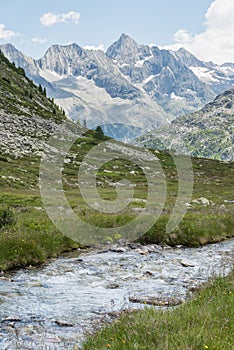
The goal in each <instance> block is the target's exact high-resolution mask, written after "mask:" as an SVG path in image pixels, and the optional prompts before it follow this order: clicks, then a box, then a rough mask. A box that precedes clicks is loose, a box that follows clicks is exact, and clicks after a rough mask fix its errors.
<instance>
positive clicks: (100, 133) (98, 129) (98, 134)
mask: <svg viewBox="0 0 234 350" xmlns="http://www.w3.org/2000/svg"><path fill="white" fill-rule="evenodd" d="M95 136H96V137H97V138H98V139H99V140H102V139H103V138H104V136H105V135H104V132H103V130H102V127H101V126H100V125H98V126H97V127H96V129H95Z"/></svg>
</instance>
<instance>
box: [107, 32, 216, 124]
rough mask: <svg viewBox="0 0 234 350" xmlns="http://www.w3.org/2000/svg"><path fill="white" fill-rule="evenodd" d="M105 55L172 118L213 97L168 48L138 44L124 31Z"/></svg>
mask: <svg viewBox="0 0 234 350" xmlns="http://www.w3.org/2000/svg"><path fill="white" fill-rule="evenodd" d="M106 55H107V56H108V57H109V58H111V59H112V60H113V62H114V63H115V64H116V65H117V66H118V67H119V69H120V71H121V72H122V74H123V75H124V76H125V77H127V78H128V79H130V81H131V82H132V83H133V84H134V85H135V86H137V87H138V88H139V89H140V90H141V91H145V92H146V93H147V95H148V96H150V97H151V99H152V100H153V101H155V102H157V103H158V104H159V105H160V106H161V107H163V109H164V110H165V111H166V112H167V113H169V114H171V115H173V118H175V117H176V116H178V115H181V114H182V113H184V112H188V111H194V109H198V108H199V107H201V106H203V105H204V104H205V103H207V102H208V101H210V100H211V99H212V98H213V97H214V96H215V95H214V92H213V91H212V89H210V87H209V86H208V85H206V84H205V83H203V82H201V81H200V80H199V79H198V78H197V76H196V75H195V74H194V73H193V72H192V71H191V70H190V69H189V68H188V67H187V66H186V65H185V64H184V63H183V62H181V61H180V60H179V59H177V58H176V57H175V56H174V55H173V54H172V53H171V52H170V51H168V50H160V49H158V48H157V47H149V46H146V45H138V44H137V43H136V42H135V41H134V40H133V39H131V38H130V37H129V36H127V35H126V34H122V35H121V37H120V38H119V40H117V41H116V42H115V43H114V44H113V45H111V46H110V47H109V48H108V50H107V52H106Z"/></svg>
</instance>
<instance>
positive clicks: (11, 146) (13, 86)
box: [0, 52, 68, 156]
mask: <svg viewBox="0 0 234 350" xmlns="http://www.w3.org/2000/svg"><path fill="white" fill-rule="evenodd" d="M63 121H68V119H67V117H66V116H65V112H64V111H63V110H62V109H61V108H60V107H59V106H57V105H56V104H55V103H54V101H53V99H48V98H47V97H46V90H45V88H42V87H41V86H36V85H35V84H34V83H33V81H32V80H30V79H28V78H27V77H26V75H25V72H24V70H23V69H22V68H17V67H15V65H14V64H12V63H10V62H9V61H8V59H7V58H6V57H5V56H4V55H3V54H2V53H1V52H0V149H1V153H2V154H3V153H10V154H12V155H15V156H21V155H26V154H34V155H35V154H38V153H39V152H40V150H43V149H44V144H45V140H46V138H48V136H49V135H50V134H51V132H52V131H53V130H59V129H60V128H62V127H63V126H62V124H63Z"/></svg>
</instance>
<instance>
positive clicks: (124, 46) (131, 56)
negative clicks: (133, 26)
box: [106, 34, 139, 64]
mask: <svg viewBox="0 0 234 350" xmlns="http://www.w3.org/2000/svg"><path fill="white" fill-rule="evenodd" d="M106 55H107V57H109V58H111V59H114V60H116V61H117V62H118V63H119V64H134V63H135V62H136V61H137V60H138V59H139V45H138V44H137V43H136V41H135V40H133V39H132V38H130V37H129V36H128V35H126V34H122V35H121V36H120V38H119V39H118V40H117V41H115V42H114V43H113V44H112V45H111V46H110V47H109V48H108V49H107V51H106Z"/></svg>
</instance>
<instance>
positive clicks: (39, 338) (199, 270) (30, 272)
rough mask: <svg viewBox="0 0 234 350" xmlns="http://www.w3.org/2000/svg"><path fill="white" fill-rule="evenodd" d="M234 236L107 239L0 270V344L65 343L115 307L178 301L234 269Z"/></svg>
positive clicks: (71, 343) (2, 349)
mask: <svg viewBox="0 0 234 350" xmlns="http://www.w3.org/2000/svg"><path fill="white" fill-rule="evenodd" d="M233 258H234V239H230V240H227V241H224V242H221V243H217V244H212V245H207V246H204V247H200V248H184V247H176V248H170V247H167V246H166V247H161V246H158V245H148V246H141V245H138V244H132V245H128V246H112V247H108V248H105V250H102V249H100V250H95V251H88V252H81V251H77V252H72V253H71V254H68V255H67V256H63V257H60V258H58V259H55V260H52V261H50V262H49V263H47V264H45V265H44V266H42V267H39V268H27V269H24V270H19V271H17V272H14V273H8V274H5V275H4V276H2V277H0V350H26V349H30V350H45V349H47V350H49V349H51V350H66V349H68V350H71V349H74V348H76V346H80V345H81V344H82V341H83V340H84V338H85V336H86V335H87V333H89V332H92V331H94V330H95V329H97V328H98V327H100V326H101V325H102V324H103V322H109V321H111V320H112V319H113V318H114V317H116V315H118V313H119V312H120V311H123V310H127V309H133V308H143V307H147V305H148V304H154V305H161V306H163V305H164V306H167V305H168V304H169V305H177V304H179V303H181V302H183V301H184V300H185V299H186V298H187V297H188V295H189V294H190V293H191V291H192V290H194V289H195V288H196V287H197V286H199V285H200V284H202V283H204V282H205V281H207V280H208V279H209V278H211V277H214V276H217V275H227V274H228V273H229V272H230V270H231V269H232V268H233V261H234V259H233Z"/></svg>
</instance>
